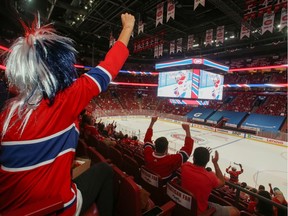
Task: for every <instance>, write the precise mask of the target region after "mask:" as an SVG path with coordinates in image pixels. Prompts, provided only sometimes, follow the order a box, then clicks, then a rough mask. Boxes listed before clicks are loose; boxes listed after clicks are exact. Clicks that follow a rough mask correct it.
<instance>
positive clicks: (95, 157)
mask: <svg viewBox="0 0 288 216" xmlns="http://www.w3.org/2000/svg"><path fill="white" fill-rule="evenodd" d="M87 152H88V157H89V158H90V159H91V161H92V163H94V164H95V163H99V162H107V163H109V162H110V161H109V160H106V159H105V158H104V157H103V156H102V155H101V154H100V153H99V152H98V151H96V150H95V149H94V148H93V147H88V151H87Z"/></svg>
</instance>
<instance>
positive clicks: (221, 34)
mask: <svg viewBox="0 0 288 216" xmlns="http://www.w3.org/2000/svg"><path fill="white" fill-rule="evenodd" d="M219 43H221V44H223V43H224V26H218V27H217V32H216V44H219Z"/></svg>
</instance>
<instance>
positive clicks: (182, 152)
mask: <svg viewBox="0 0 288 216" xmlns="http://www.w3.org/2000/svg"><path fill="white" fill-rule="evenodd" d="M179 154H180V155H181V156H182V163H184V162H186V161H187V160H188V159H189V156H188V154H187V153H186V152H185V151H179Z"/></svg>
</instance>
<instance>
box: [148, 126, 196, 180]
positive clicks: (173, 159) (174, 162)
mask: <svg viewBox="0 0 288 216" xmlns="http://www.w3.org/2000/svg"><path fill="white" fill-rule="evenodd" d="M152 136H153V129H151V128H148V129H147V131H146V134H145V139H144V143H145V145H144V159H145V165H146V166H147V167H148V168H149V169H151V170H152V171H154V172H156V173H158V174H159V175H160V176H161V177H162V178H163V179H168V178H170V177H171V176H172V174H173V173H174V172H175V171H176V170H177V169H178V168H179V167H180V166H181V164H182V163H184V162H186V161H187V160H188V159H189V157H190V155H191V152H192V148H193V144H194V140H193V139H192V138H191V137H185V144H184V146H183V147H182V148H181V149H180V151H179V152H178V153H177V154H170V155H169V154H167V155H162V156H159V155H156V154H155V152H154V145H153V144H152V139H151V138H152Z"/></svg>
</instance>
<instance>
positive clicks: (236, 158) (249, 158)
mask: <svg viewBox="0 0 288 216" xmlns="http://www.w3.org/2000/svg"><path fill="white" fill-rule="evenodd" d="M102 120H103V122H106V123H107V122H112V121H113V120H114V121H116V123H117V130H122V132H123V133H124V134H125V133H127V134H129V135H131V134H133V135H136V136H138V138H140V140H141V141H143V138H144V135H145V132H146V129H147V127H148V126H149V123H150V118H145V117H134V118H133V117H132V118H129V117H121V118H120V117H113V118H107V119H105V118H102ZM191 135H192V136H193V137H194V140H195V144H194V149H195V148H196V147H198V146H205V147H210V148H212V149H213V150H217V151H218V153H219V158H220V159H219V165H220V168H221V170H222V172H223V174H224V173H225V169H226V167H228V166H229V165H230V164H231V165H232V166H235V167H237V168H238V169H239V166H237V165H235V164H234V163H237V164H239V163H241V164H242V166H243V169H244V173H243V174H241V175H240V177H239V180H240V182H246V183H247V184H248V185H250V186H252V187H256V188H258V186H259V185H260V184H262V185H264V186H265V187H266V189H267V190H269V186H268V183H272V186H273V187H278V188H279V189H280V190H281V191H282V192H283V193H284V195H285V197H286V198H287V194H288V193H287V190H288V188H287V185H288V182H287V147H281V146H276V145H272V144H268V143H264V142H257V141H253V140H249V139H245V138H241V137H236V136H232V135H226V134H221V133H216V132H211V131H207V130H201V129H199V128H192V127H191ZM159 136H165V137H167V139H168V140H169V152H170V153H174V152H175V151H178V150H179V149H180V148H181V147H182V145H183V143H184V138H185V133H184V130H183V129H182V127H181V125H180V124H179V123H176V122H170V121H167V120H162V119H159V120H158V121H157V122H156V123H155V125H154V136H153V138H154V139H156V138H158V137H159ZM192 154H193V153H192ZM212 154H214V153H212ZM189 161H192V156H191V157H190V158H189ZM208 166H210V167H212V168H213V165H212V164H211V163H209V164H208Z"/></svg>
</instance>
